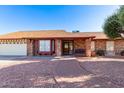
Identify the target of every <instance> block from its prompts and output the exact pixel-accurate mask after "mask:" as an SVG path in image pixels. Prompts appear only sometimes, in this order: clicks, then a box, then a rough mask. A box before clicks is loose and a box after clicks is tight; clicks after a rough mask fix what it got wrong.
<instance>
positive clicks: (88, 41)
mask: <svg viewBox="0 0 124 93" xmlns="http://www.w3.org/2000/svg"><path fill="white" fill-rule="evenodd" d="M85 45H86V56H87V57H91V38H88V39H86V40H85Z"/></svg>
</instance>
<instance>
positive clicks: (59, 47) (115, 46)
mask: <svg viewBox="0 0 124 93" xmlns="http://www.w3.org/2000/svg"><path fill="white" fill-rule="evenodd" d="M76 49H84V50H85V56H88V57H90V56H91V54H92V51H95V50H106V51H107V54H108V55H113V54H118V53H120V51H122V50H124V40H122V39H116V40H110V39H109V38H108V37H107V36H106V35H105V34H104V33H103V32H66V31H64V30H42V31H19V32H13V33H8V34H4V35H0V55H2V56H5V55H13V56H14V55H15V56H17V55H25V56H26V55H27V56H39V55H41V56H42V55H55V56H61V55H73V54H74V51H75V50H76Z"/></svg>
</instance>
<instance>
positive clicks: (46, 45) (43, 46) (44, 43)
mask: <svg viewBox="0 0 124 93" xmlns="http://www.w3.org/2000/svg"><path fill="white" fill-rule="evenodd" d="M39 47H40V51H45V52H49V51H50V40H40V46H39Z"/></svg>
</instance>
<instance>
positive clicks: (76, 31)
mask: <svg viewBox="0 0 124 93" xmlns="http://www.w3.org/2000/svg"><path fill="white" fill-rule="evenodd" d="M79 32H80V31H79V30H74V31H72V33H79Z"/></svg>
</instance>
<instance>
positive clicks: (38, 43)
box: [27, 37, 93, 57]
mask: <svg viewBox="0 0 124 93" xmlns="http://www.w3.org/2000/svg"><path fill="white" fill-rule="evenodd" d="M92 39H93V37H68V38H64V37H63V38H49V39H48V38H47V39H30V40H27V55H28V56H43V55H52V56H63V55H64V56H65V55H75V54H76V51H78V52H80V51H81V52H80V55H82V56H86V57H90V56H91V52H92V50H91V41H92ZM82 51H83V52H82ZM81 53H82V54H81Z"/></svg>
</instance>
